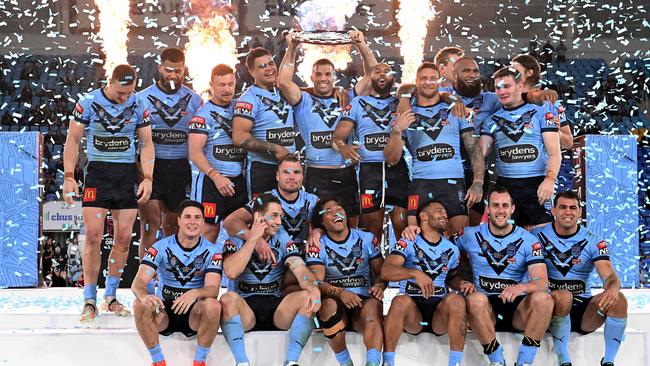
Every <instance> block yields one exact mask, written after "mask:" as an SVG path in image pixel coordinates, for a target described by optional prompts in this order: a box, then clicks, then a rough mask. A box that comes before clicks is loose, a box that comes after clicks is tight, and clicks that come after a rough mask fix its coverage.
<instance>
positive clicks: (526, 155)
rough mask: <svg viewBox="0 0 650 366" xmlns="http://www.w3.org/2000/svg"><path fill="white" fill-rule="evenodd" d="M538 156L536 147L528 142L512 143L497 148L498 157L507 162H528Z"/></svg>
mask: <svg viewBox="0 0 650 366" xmlns="http://www.w3.org/2000/svg"><path fill="white" fill-rule="evenodd" d="M538 156H539V151H538V150H537V147H535V146H533V145H530V144H524V145H512V146H507V147H503V148H501V149H499V159H501V161H503V162H504V163H508V164H513V163H529V162H532V161H535V160H537V157H538Z"/></svg>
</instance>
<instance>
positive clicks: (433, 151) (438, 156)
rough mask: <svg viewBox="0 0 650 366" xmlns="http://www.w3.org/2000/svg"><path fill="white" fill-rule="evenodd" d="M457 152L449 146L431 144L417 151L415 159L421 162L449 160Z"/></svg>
mask: <svg viewBox="0 0 650 366" xmlns="http://www.w3.org/2000/svg"><path fill="white" fill-rule="evenodd" d="M455 154H456V152H455V151H454V148H453V147H452V146H451V145H449V144H431V145H427V146H422V147H420V148H418V149H416V150H415V157H416V158H417V159H418V160H419V161H434V160H436V161H437V160H449V159H451V158H453V157H454V155H455Z"/></svg>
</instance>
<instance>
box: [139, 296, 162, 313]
mask: <svg viewBox="0 0 650 366" xmlns="http://www.w3.org/2000/svg"><path fill="white" fill-rule="evenodd" d="M138 300H140V303H142V305H144V306H145V307H146V308H147V309H149V310H151V312H153V313H159V312H161V311H163V309H164V308H165V304H164V303H163V301H162V300H161V299H160V298H159V297H158V296H156V295H147V296H145V297H144V298H142V299H138Z"/></svg>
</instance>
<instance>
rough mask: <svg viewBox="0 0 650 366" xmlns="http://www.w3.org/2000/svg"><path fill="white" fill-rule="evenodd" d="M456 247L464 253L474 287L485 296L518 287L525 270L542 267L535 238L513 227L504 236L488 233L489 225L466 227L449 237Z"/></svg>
mask: <svg viewBox="0 0 650 366" xmlns="http://www.w3.org/2000/svg"><path fill="white" fill-rule="evenodd" d="M453 240H454V242H455V244H456V245H458V247H459V248H460V249H461V250H462V251H464V252H465V253H467V256H468V257H469V261H470V264H471V265H472V271H473V272H474V286H475V287H476V289H477V290H478V291H480V292H483V293H486V294H499V293H501V291H503V289H505V288H506V287H508V286H511V285H516V284H518V283H522V282H523V281H524V279H525V278H526V276H527V274H528V266H530V265H532V264H535V263H544V252H543V248H542V245H541V244H540V243H539V241H538V240H537V238H536V237H535V236H534V235H533V234H531V233H529V232H528V231H526V230H524V229H523V228H520V227H519V226H514V225H513V229H512V231H511V232H510V233H509V234H507V235H505V236H496V235H494V234H492V233H491V232H490V229H489V224H481V225H479V226H470V227H466V228H465V229H464V230H463V231H461V232H460V233H459V234H456V235H455V236H454V237H453Z"/></svg>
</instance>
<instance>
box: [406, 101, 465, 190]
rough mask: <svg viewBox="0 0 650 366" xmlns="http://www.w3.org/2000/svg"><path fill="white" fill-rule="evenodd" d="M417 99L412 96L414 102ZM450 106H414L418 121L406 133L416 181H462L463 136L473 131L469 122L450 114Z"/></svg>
mask: <svg viewBox="0 0 650 366" xmlns="http://www.w3.org/2000/svg"><path fill="white" fill-rule="evenodd" d="M416 99H417V98H415V97H413V98H412V100H413V101H415V100H416ZM448 108H449V105H448V104H446V103H443V102H438V103H436V104H434V105H430V106H421V105H418V104H414V105H413V106H411V110H412V111H413V113H414V114H415V122H413V123H412V124H411V126H409V128H408V129H407V130H406V131H404V135H405V137H406V147H407V148H408V150H409V152H410V153H411V156H412V157H413V170H412V173H413V178H414V179H446V178H463V177H464V173H463V163H462V160H461V157H460V143H461V134H463V133H465V132H467V131H470V132H471V131H474V128H473V126H472V124H471V122H470V121H468V120H466V119H459V118H457V117H456V116H454V115H452V114H451V113H450V112H449V109H448Z"/></svg>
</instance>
